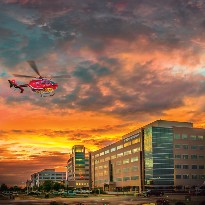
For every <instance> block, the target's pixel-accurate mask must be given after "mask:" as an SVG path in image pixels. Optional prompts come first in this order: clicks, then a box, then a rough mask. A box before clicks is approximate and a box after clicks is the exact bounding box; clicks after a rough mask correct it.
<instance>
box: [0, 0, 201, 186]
mask: <svg viewBox="0 0 205 205" xmlns="http://www.w3.org/2000/svg"><path fill="white" fill-rule="evenodd" d="M0 9H1V12H0V143H1V147H0V184H2V183H6V184H7V185H22V184H24V183H25V181H26V180H27V179H29V178H30V175H31V174H33V173H35V172H38V171H41V170H43V169H47V168H55V169H56V170H57V171H65V166H66V162H67V159H68V156H69V153H70V151H71V147H72V146H73V145H76V144H82V145H85V147H86V148H87V149H88V150H89V151H94V150H97V149H98V148H101V147H104V146H106V145H108V144H110V143H113V142H115V141H118V140H120V139H121V137H122V136H123V135H124V134H127V133H129V132H131V131H133V130H135V129H137V128H139V127H141V126H143V125H146V124H148V123H150V122H152V121H155V120H158V119H163V120H175V121H188V122H193V123H194V126H195V127H205V117H204V116H205V1H204V0H186V1H184V0H166V1H165V0H156V1H153V0H98V1H97V0H58V1H55V0H53V1H51V0H1V1H0ZM27 60H34V61H35V62H36V64H37V65H38V68H39V71H40V72H41V74H42V75H43V76H50V75H64V74H69V75H70V76H71V78H69V79H55V81H56V82H57V83H58V84H59V88H58V89H57V91H56V94H55V95H54V96H53V97H40V95H38V94H36V93H33V92H32V91H31V89H30V88H25V92H24V93H23V94H20V92H19V90H14V89H10V88H9V83H8V79H16V80H17V82H18V83H28V82H29V80H30V79H28V78H15V77H14V76H13V75H12V74H15V73H17V74H22V75H32V76H33V75H34V76H35V75H36V74H35V73H34V72H33V70H32V69H31V68H30V67H29V65H28V63H27Z"/></svg>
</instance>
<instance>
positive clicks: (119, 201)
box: [0, 195, 205, 205]
mask: <svg viewBox="0 0 205 205" xmlns="http://www.w3.org/2000/svg"><path fill="white" fill-rule="evenodd" d="M158 198H160V197H149V198H145V197H134V196H108V195H105V196H89V197H87V198H60V197H56V198H50V199H26V198H25V199H23V200H22V199H18V198H17V199H16V200H0V205H4V204H6V205H51V202H53V205H70V204H74V205H77V204H80V203H81V204H83V205H142V204H150V205H151V204H152V205H154V204H155V203H154V202H156V200H157V199H158ZM165 198H167V199H169V201H170V205H174V204H175V202H176V201H184V202H185V204H187V205H192V204H193V205H198V204H199V202H201V201H203V200H205V197H204V196H200V197H199V196H198V197H192V198H191V202H189V201H187V202H186V201H185V196H184V195H165ZM54 201H55V202H57V203H56V204H55V203H54Z"/></svg>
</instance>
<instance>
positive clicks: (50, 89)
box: [8, 60, 70, 97]
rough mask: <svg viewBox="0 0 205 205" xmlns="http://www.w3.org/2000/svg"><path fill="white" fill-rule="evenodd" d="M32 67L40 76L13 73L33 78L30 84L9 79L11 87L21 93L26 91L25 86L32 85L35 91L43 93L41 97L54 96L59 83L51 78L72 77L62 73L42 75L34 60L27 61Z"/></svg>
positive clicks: (17, 75) (16, 75)
mask: <svg viewBox="0 0 205 205" xmlns="http://www.w3.org/2000/svg"><path fill="white" fill-rule="evenodd" d="M27 62H28V64H29V65H30V66H31V68H32V69H33V70H34V71H35V72H36V73H37V74H38V76H39V77H34V76H29V75H19V74H13V75H14V76H15V77H23V78H33V79H32V80H31V81H30V82H29V83H28V84H21V85H19V84H17V83H16V81H15V80H8V81H9V84H10V88H11V87H14V88H17V89H19V90H20V93H23V92H24V87H30V88H31V90H32V91H33V92H35V93H38V94H40V95H41V97H47V96H53V95H54V94H55V92H54V91H55V90H56V89H57V88H58V84H57V83H55V82H53V81H51V80H50V79H51V78H70V75H60V76H51V78H50V79H48V78H45V77H42V76H41V75H40V73H39V71H38V68H37V66H36V63H35V62H34V61H32V60H30V61H27Z"/></svg>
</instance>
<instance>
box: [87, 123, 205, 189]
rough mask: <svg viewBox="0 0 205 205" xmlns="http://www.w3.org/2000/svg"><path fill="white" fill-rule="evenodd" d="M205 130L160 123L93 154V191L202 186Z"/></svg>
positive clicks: (180, 124)
mask: <svg viewBox="0 0 205 205" xmlns="http://www.w3.org/2000/svg"><path fill="white" fill-rule="evenodd" d="M204 147H205V129H201V128H193V124H192V123H189V122H175V121H164V120H157V121H155V122H153V123H151V124H148V125H146V126H144V127H142V128H139V129H137V130H135V131H133V132H131V133H129V134H126V135H125V136H123V137H122V139H121V140H119V141H118V142H116V143H113V144H111V145H109V146H107V147H104V148H102V149H100V150H97V151H95V152H93V153H91V177H92V188H102V189H104V190H109V191H114V190H115V191H116V190H124V191H125V190H126V191H128V190H133V191H134V190H135V191H142V190H145V189H148V188H164V189H165V188H166V189H167V188H173V187H192V186H200V185H202V184H203V182H204V181H205V168H204V167H205V160H204V156H205V151H204Z"/></svg>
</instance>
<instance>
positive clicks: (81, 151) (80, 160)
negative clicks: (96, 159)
mask: <svg viewBox="0 0 205 205" xmlns="http://www.w3.org/2000/svg"><path fill="white" fill-rule="evenodd" d="M89 173H90V170H89V153H88V152H86V150H85V147H84V146H83V145H75V146H73V147H72V153H71V154H70V157H69V159H68V162H67V172H66V174H67V175H66V182H67V187H69V188H76V189H81V188H83V189H89V188H90V175H89Z"/></svg>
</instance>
